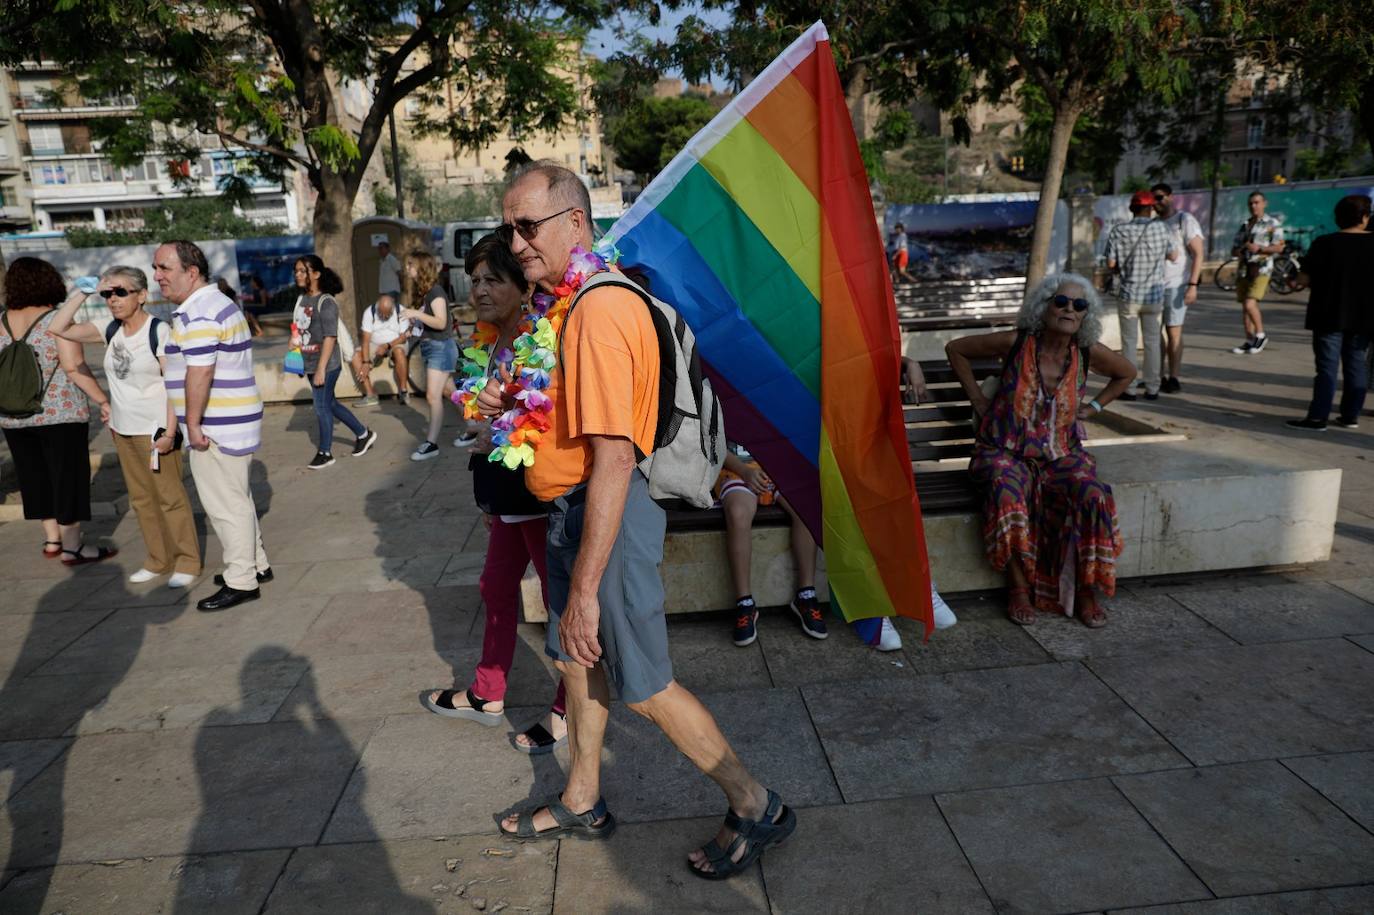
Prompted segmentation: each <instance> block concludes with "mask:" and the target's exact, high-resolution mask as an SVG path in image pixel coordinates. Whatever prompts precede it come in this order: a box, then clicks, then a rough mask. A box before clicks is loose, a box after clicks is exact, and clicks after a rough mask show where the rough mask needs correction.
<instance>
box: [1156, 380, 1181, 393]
mask: <svg viewBox="0 0 1374 915" xmlns="http://www.w3.org/2000/svg"><path fill="white" fill-rule="evenodd" d="M1182 390H1183V385H1181V384H1179V383H1178V379H1177V378H1165V379H1164V381H1163V382H1162V383H1161V384H1160V385H1159V393H1161V394H1177V393H1178V392H1179V391H1182Z"/></svg>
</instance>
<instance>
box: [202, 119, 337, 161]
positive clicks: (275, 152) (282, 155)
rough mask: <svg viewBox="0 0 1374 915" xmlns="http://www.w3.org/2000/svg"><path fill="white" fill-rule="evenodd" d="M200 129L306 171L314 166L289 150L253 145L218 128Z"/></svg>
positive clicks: (227, 141) (260, 144)
mask: <svg viewBox="0 0 1374 915" xmlns="http://www.w3.org/2000/svg"><path fill="white" fill-rule="evenodd" d="M201 129H202V130H204V131H205V132H207V133H213V134H214V135H215V136H217V137H219V138H220V139H221V140H223V141H224V142H226V143H232V144H233V145H235V146H242V147H243V148H244V149H251V150H254V151H255V152H260V153H265V154H266V155H269V156H275V157H276V158H278V159H286V160H287V161H289V162H295V163H297V164H299V165H302V166H304V167H305V168H307V169H311V168H314V167H315V164H314V163H313V162H311V161H310V160H309V159H307V158H305V157H304V156H302V155H301V154H300V153H297V152H292V151H291V150H289V149H286V148H285V147H282V146H273V145H272V144H270V143H254V142H253V141H252V140H246V139H244V138H243V137H239V136H235V135H234V134H232V133H230V132H229V131H227V130H221V129H220V128H218V127H210V128H208V129H207V128H201Z"/></svg>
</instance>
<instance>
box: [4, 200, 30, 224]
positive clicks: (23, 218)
mask: <svg viewBox="0 0 1374 915" xmlns="http://www.w3.org/2000/svg"><path fill="white" fill-rule="evenodd" d="M32 221H33V216H32V215H31V214H30V213H29V211H28V210H26V209H25V208H24V207H21V206H18V205H17V204H13V203H6V204H0V223H3V224H14V223H22V224H24V225H28V224H29V223H31V222H32Z"/></svg>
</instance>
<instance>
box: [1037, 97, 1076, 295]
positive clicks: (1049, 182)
mask: <svg viewBox="0 0 1374 915" xmlns="http://www.w3.org/2000/svg"><path fill="white" fill-rule="evenodd" d="M1060 105H1061V107H1059V108H1058V109H1056V110H1055V112H1054V123H1053V125H1052V126H1051V127H1050V150H1049V157H1048V158H1047V159H1046V160H1045V178H1044V180H1043V181H1041V182H1040V203H1039V204H1038V205H1037V206H1036V208H1035V231H1034V232H1033V233H1031V250H1030V260H1029V261H1028V262H1027V264H1026V288H1027V289H1030V288H1032V287H1033V286H1035V284H1036V283H1038V282H1040V281H1041V280H1042V279H1044V278H1045V267H1046V265H1047V264H1048V263H1049V259H1050V236H1051V234H1052V233H1053V232H1054V208H1055V206H1057V205H1058V203H1059V188H1060V186H1061V185H1062V184H1063V183H1064V167H1065V165H1066V164H1067V163H1068V160H1069V140H1070V139H1071V138H1072V137H1073V128H1074V124H1075V123H1077V121H1078V106H1077V105H1074V104H1073V103H1070V102H1061V103H1060Z"/></svg>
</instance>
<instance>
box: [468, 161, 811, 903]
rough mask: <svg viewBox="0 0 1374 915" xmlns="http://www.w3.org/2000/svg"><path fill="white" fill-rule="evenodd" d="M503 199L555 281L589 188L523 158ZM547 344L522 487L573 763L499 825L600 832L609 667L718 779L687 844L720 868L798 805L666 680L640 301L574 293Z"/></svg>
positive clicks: (523, 258) (585, 232)
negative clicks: (543, 799) (541, 528)
mask: <svg viewBox="0 0 1374 915" xmlns="http://www.w3.org/2000/svg"><path fill="white" fill-rule="evenodd" d="M502 206H503V209H504V215H505V219H506V224H505V225H504V226H502V227H501V229H498V230H497V231H498V233H500V234H502V235H504V237H506V238H509V239H510V241H511V250H512V251H514V252H515V256H516V257H517V258H518V259H519V260H520V263H521V266H522V267H523V268H524V271H525V276H526V278H527V279H529V280H530V281H531V282H533V283H536V284H538V285H539V286H540V287H541V288H543V289H545V290H549V289H552V288H554V287H555V286H557V285H559V284H560V283H562V282H563V278H564V274H565V272H566V271H567V268H568V264H569V262H570V260H571V253H572V250H573V249H574V248H576V247H582V248H584V249H590V248H591V245H592V233H591V201H590V199H589V195H588V193H587V189H586V187H585V186H584V185H583V184H582V182H581V180H580V179H579V178H578V177H577V175H575V174H574V173H573V172H571V171H569V170H568V169H566V168H564V167H562V166H561V165H557V164H554V163H545V162H536V163H533V164H531V165H529V166H527V167H526V168H525V169H523V170H522V171H521V172H520V173H518V174H517V175H516V177H515V178H513V179H512V181H511V183H510V185H509V186H508V188H507V190H506V194H505V198H504V200H503V204H502ZM561 353H562V354H561V356H560V359H561V360H562V361H561V363H560V364H559V365H558V366H557V367H556V368H555V369H554V370H553V372H552V382H551V384H550V386H549V388H548V390H547V391H546V392H545V393H547V394H548V395H549V397H550V398H552V400H553V403H554V414H553V425H552V428H551V429H550V431H549V432H548V433H546V434H545V435H544V438H543V440H542V441H541V442H540V444H539V446H538V448H537V450H536V452H535V459H534V465H533V466H531V467H529V468H527V469H526V471H525V485H526V486H528V487H529V489H530V491H531V492H532V493H534V495H535V496H537V497H538V498H540V499H542V500H544V501H546V502H549V503H551V505H552V508H551V509H550V513H549V534H548V580H549V615H550V622H549V627H548V635H547V642H546V645H545V651H546V653H547V654H548V655H549V656H550V657H552V658H553V659H554V662H555V666H557V668H558V669H559V671H560V672H561V673H562V674H563V682H564V684H565V685H566V687H567V702H568V749H569V751H570V755H571V765H570V767H569V772H568V783H567V787H566V788H564V790H563V794H562V795H561V797H560V798H558V799H557V800H555V801H552V802H550V803H549V804H547V805H544V806H542V807H539V808H538V809H536V810H534V811H531V812H527V813H522V814H519V815H518V816H510V817H507V818H506V819H504V820H502V822H501V832H502V833H504V834H506V835H509V836H513V837H518V838H523V839H544V838H551V839H556V838H563V837H577V838H588V839H604V838H606V837H608V836H609V835H610V834H611V832H612V831H613V830H614V829H615V818H614V817H613V816H612V815H611V814H610V812H609V811H608V810H607V809H606V802H605V800H604V799H603V798H602V797H601V749H602V744H603V742H604V740H605V735H606V720H607V716H608V715H609V712H610V690H609V686H608V683H607V679H608V678H609V679H610V680H611V681H613V682H614V683H615V686H616V691H617V692H618V693H619V694H620V697H621V699H622V700H624V702H625V704H626V705H627V706H629V707H630V708H631V709H633V710H634V711H635V712H638V713H639V714H641V715H643V716H644V717H646V718H648V719H649V720H650V721H653V722H654V723H655V724H657V725H658V726H659V727H660V728H662V730H663V732H664V734H665V735H666V736H667V737H668V739H669V740H671V741H672V742H673V744H674V745H675V746H676V747H677V748H678V749H679V750H680V751H681V752H682V753H683V754H685V755H686V756H687V757H688V758H689V759H690V760H691V761H692V762H693V764H694V765H696V766H697V768H699V769H700V770H701V771H702V772H703V773H704V774H706V775H707V776H709V777H710V778H711V779H713V780H714V781H715V782H716V784H718V785H720V787H721V789H722V790H723V791H724V792H725V795H726V798H727V800H728V801H729V805H730V814H729V815H728V816H727V817H726V821H725V825H724V826H722V828H721V830H720V832H719V833H718V834H717V835H716V837H715V839H713V840H712V841H710V842H708V843H706V845H705V846H703V847H702V848H699V849H697V850H696V851H693V852H692V853H691V854H690V855H688V867H689V868H690V869H691V870H692V871H693V872H694V873H695V874H697V875H698V876H701V877H706V878H708V879H721V878H723V877H728V876H731V875H732V874H734V873H737V872H739V871H741V870H743V869H745V868H747V867H748V866H749V865H751V864H753V862H754V861H755V860H757V858H758V857H759V855H760V854H762V853H763V851H764V850H765V849H766V848H768V847H769V846H771V845H773V844H776V843H777V842H780V841H782V839H784V838H786V837H787V835H789V834H790V833H791V832H792V830H793V829H794V828H795V826H796V815H795V814H794V813H793V812H792V811H791V810H790V809H789V808H787V807H786V806H784V805H783V804H782V801H781V800H780V799H779V798H778V796H777V794H775V793H774V792H772V791H768V790H767V789H765V788H764V787H763V786H762V785H761V784H759V782H758V781H757V780H755V779H754V777H753V776H752V775H750V774H749V772H748V770H747V769H745V768H744V765H743V764H742V763H741V762H740V761H739V758H738V757H737V756H736V755H735V753H734V751H733V750H732V749H731V748H730V744H729V743H728V742H726V740H725V736H724V735H723V734H722V733H721V732H720V728H719V727H718V726H717V725H716V721H715V719H714V718H713V717H712V716H711V713H710V712H708V711H707V710H706V707H705V706H703V705H702V704H701V702H700V701H698V700H697V698H696V697H695V696H694V695H692V694H691V693H690V692H688V691H687V690H686V689H684V688H683V687H682V686H681V685H680V684H679V683H678V682H677V681H676V680H674V679H673V669H672V664H671V662H670V661H669V658H668V630H667V621H666V619H665V617H664V613H663V581H662V579H661V578H660V577H659V573H658V566H659V563H660V562H662V560H663V536H664V531H665V527H666V519H665V516H664V513H663V509H662V508H660V507H659V506H658V505H657V503H655V502H654V500H653V499H652V498H650V497H649V488H648V483H647V481H646V480H645V479H644V475H643V474H642V473H640V472H639V469H638V467H637V466H636V464H637V461H636V454H635V451H636V447H638V450H639V451H640V452H642V453H645V454H647V453H649V452H650V451H652V450H653V443H654V433H655V431H656V430H655V425H656V423H657V414H658V393H659V392H658V378H659V360H658V339H657V335H656V333H655V331H654V327H653V323H652V321H651V319H650V317H649V313H648V308H647V307H646V305H645V303H644V301H643V300H642V299H640V297H639V296H638V295H637V294H635V293H634V292H632V291H630V290H627V289H623V288H620V289H617V288H614V287H611V288H607V289H596V290H593V291H591V292H589V293H587V295H586V296H585V297H583V298H582V299H579V300H578V301H577V305H576V307H575V308H574V309H573V311H572V312H571V314H570V315H569V316H568V318H567V319H566V321H565V322H564V326H563V330H562V346H561ZM477 403H478V408H479V409H480V410H481V411H482V413H483V414H484V415H486V416H495V415H497V414H499V413H500V412H501V411H503V410H504V409H506V408H508V406H509V404H507V403H506V402H505V400H504V395H503V392H502V386H501V384H500V383H499V382H497V381H492V382H490V383H488V385H487V388H486V389H485V390H484V391H483V392H482V393H481V394H480V395H479V396H478V401H477Z"/></svg>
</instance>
